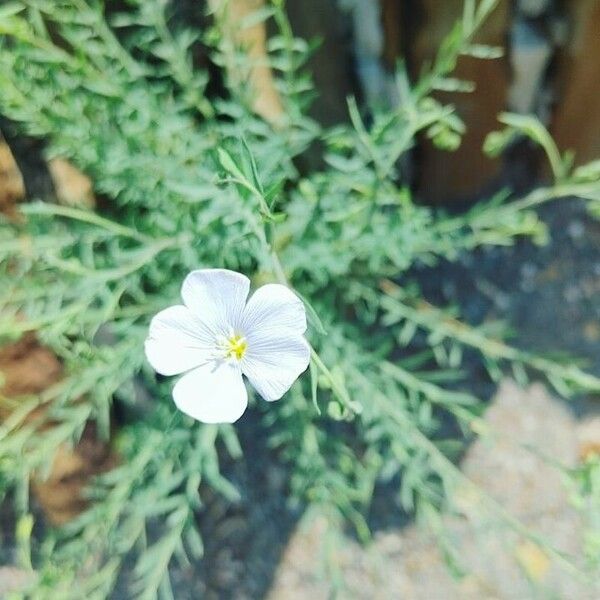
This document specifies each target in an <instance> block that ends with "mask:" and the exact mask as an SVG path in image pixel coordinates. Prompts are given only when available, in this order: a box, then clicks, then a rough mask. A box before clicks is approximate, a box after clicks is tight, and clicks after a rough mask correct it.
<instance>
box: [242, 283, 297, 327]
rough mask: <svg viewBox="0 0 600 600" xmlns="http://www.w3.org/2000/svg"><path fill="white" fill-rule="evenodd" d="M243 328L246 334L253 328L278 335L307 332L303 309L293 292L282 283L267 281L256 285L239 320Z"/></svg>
mask: <svg viewBox="0 0 600 600" xmlns="http://www.w3.org/2000/svg"><path fill="white" fill-rule="evenodd" d="M241 329H242V331H243V332H244V335H246V336H249V335H251V334H252V332H254V331H260V332H261V334H264V335H268V334H269V332H270V333H272V334H273V337H277V332H278V331H282V333H283V335H286V334H289V333H296V334H302V333H304V332H305V331H306V309H305V308H304V303H303V302H302V300H300V298H298V296H296V294H294V292H292V291H291V290H290V289H289V288H287V287H285V286H284V285H280V284H278V283H269V284H267V285H263V286H262V287H260V288H258V289H257V290H256V292H254V294H252V297H251V298H250V300H249V301H248V304H247V305H246V309H245V310H244V316H243V319H242V327H241Z"/></svg>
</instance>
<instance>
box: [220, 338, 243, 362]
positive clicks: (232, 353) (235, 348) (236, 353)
mask: <svg viewBox="0 0 600 600" xmlns="http://www.w3.org/2000/svg"><path fill="white" fill-rule="evenodd" d="M247 348H248V342H247V341H246V338H245V337H242V336H241V335H237V334H236V335H232V336H231V337H230V338H229V339H228V340H227V342H226V344H225V356H226V358H236V359H237V360H241V359H242V358H243V356H244V354H245V353H246V350H247Z"/></svg>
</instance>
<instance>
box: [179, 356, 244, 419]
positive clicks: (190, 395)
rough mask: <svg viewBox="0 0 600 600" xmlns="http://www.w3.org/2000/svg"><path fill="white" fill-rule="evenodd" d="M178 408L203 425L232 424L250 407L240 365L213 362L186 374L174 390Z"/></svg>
mask: <svg viewBox="0 0 600 600" xmlns="http://www.w3.org/2000/svg"><path fill="white" fill-rule="evenodd" d="M173 399H174V400H175V404H176V405H177V408H178V409H179V410H181V411H182V412H184V413H185V414H186V415H189V416H190V417H192V418H194V419H197V420H198V421H202V422H204V423H233V422H234V421H237V420H238V419H239V418H240V417H241V416H242V415H243V414H244V411H245V410H246V407H247V406H248V392H247V391H246V386H245V385H244V382H243V380H242V373H241V371H240V369H239V367H238V366H237V365H232V364H231V363H228V362H215V361H211V362H210V363H207V364H205V365H203V366H201V367H198V368H197V369H194V370H193V371H190V372H189V373H186V374H185V375H184V376H183V377H182V378H181V379H180V380H179V381H178V382H177V383H176V384H175V387H174V388H173Z"/></svg>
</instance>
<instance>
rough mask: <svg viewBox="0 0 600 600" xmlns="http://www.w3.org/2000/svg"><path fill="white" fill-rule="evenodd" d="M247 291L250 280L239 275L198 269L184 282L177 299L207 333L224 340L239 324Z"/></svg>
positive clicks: (233, 272)
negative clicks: (179, 297) (198, 320)
mask: <svg viewBox="0 0 600 600" xmlns="http://www.w3.org/2000/svg"><path fill="white" fill-rule="evenodd" d="M249 291H250V280H249V279H248V278H247V277H246V276H245V275H242V274H241V273H236V272H235V271H228V270H227V269H200V270H198V271H192V272H191V273H190V274H189V275H188V276H187V277H186V278H185V280H184V281H183V285H182V286H181V297H182V298H183V303H184V304H185V305H186V306H187V307H188V308H189V309H190V310H191V311H192V312H193V313H194V315H195V316H196V317H197V318H198V319H200V320H201V321H202V323H203V324H204V326H205V328H206V330H207V331H208V332H210V333H212V335H213V336H223V335H225V336H227V335H230V333H231V329H237V327H238V325H239V323H240V319H241V316H242V313H243V311H244V305H245V304H246V298H247V297H248V292H249Z"/></svg>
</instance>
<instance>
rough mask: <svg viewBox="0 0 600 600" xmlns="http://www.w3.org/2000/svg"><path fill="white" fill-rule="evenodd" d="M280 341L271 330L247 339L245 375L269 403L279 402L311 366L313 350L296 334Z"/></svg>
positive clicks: (282, 337)
mask: <svg viewBox="0 0 600 600" xmlns="http://www.w3.org/2000/svg"><path fill="white" fill-rule="evenodd" d="M282 331H283V330H279V332H278V335H277V337H274V336H273V335H271V333H270V332H269V331H268V330H265V331H262V332H259V331H254V332H253V333H251V334H249V335H248V350H247V351H246V354H245V355H244V358H243V359H242V371H243V373H244V375H245V376H246V377H247V378H248V379H249V381H250V383H251V384H252V386H253V387H254V389H256V391H257V392H258V393H259V394H260V395H261V396H262V397H263V398H264V399H265V400H268V401H269V402H272V401H273V400H279V398H281V396H283V394H285V393H286V392H287V391H288V390H289V389H290V387H291V386H292V384H293V383H294V381H296V379H297V378H298V377H299V375H300V374H301V373H303V372H304V371H305V370H306V368H307V367H308V363H309V362H310V346H309V345H308V342H307V341H306V340H305V339H304V338H303V337H302V336H301V335H298V334H296V333H292V332H289V331H288V333H287V334H285V333H283V334H282Z"/></svg>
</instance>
